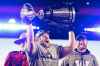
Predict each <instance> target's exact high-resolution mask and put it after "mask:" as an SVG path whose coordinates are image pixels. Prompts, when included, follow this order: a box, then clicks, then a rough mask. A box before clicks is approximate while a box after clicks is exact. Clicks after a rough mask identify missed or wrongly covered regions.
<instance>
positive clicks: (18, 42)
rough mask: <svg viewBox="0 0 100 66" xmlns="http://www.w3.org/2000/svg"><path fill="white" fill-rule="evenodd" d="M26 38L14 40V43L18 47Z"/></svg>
mask: <svg viewBox="0 0 100 66" xmlns="http://www.w3.org/2000/svg"><path fill="white" fill-rule="evenodd" d="M25 41H26V38H22V39H18V40H15V41H14V43H15V44H18V45H20V44H21V43H25Z"/></svg>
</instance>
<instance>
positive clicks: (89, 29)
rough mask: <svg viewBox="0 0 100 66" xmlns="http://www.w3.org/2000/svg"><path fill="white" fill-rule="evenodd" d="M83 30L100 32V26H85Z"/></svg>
mask: <svg viewBox="0 0 100 66" xmlns="http://www.w3.org/2000/svg"><path fill="white" fill-rule="evenodd" d="M84 30H85V31H91V32H100V27H97V28H85V29H84Z"/></svg>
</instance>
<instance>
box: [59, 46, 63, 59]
mask: <svg viewBox="0 0 100 66" xmlns="http://www.w3.org/2000/svg"><path fill="white" fill-rule="evenodd" d="M63 51H64V47H62V46H58V54H59V58H63V57H64V53H63Z"/></svg>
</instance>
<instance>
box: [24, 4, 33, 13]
mask: <svg viewBox="0 0 100 66" xmlns="http://www.w3.org/2000/svg"><path fill="white" fill-rule="evenodd" d="M23 7H26V8H27V9H28V10H29V11H33V10H34V9H33V6H32V5H31V4H30V3H25V4H24V5H23Z"/></svg>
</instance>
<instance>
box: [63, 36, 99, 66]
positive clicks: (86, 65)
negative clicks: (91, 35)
mask: <svg viewBox="0 0 100 66" xmlns="http://www.w3.org/2000/svg"><path fill="white" fill-rule="evenodd" d="M77 43H78V46H77V48H76V49H75V50H74V51H73V52H72V53H71V54H69V55H68V56H66V57H65V58H64V60H63V62H62V64H61V66H99V65H98V63H97V60H96V58H95V56H94V55H93V54H91V52H90V51H89V50H88V49H87V38H86V36H85V35H79V36H78V37H77Z"/></svg>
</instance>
